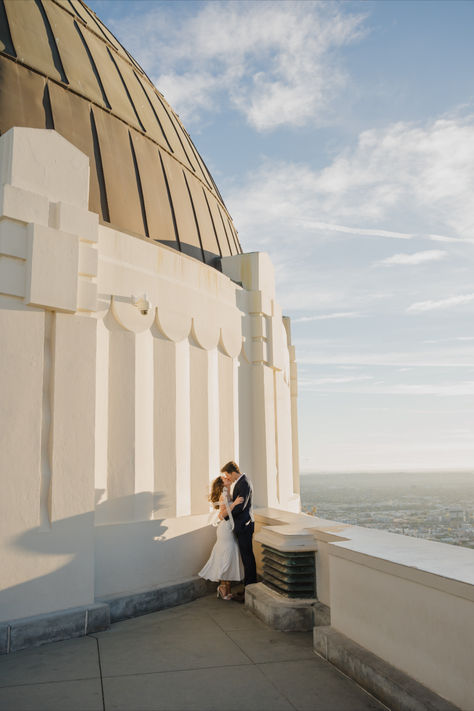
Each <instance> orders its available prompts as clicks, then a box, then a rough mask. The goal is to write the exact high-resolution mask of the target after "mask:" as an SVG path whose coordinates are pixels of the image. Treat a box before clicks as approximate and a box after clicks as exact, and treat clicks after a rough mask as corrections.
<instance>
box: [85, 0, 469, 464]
mask: <svg viewBox="0 0 474 711" xmlns="http://www.w3.org/2000/svg"><path fill="white" fill-rule="evenodd" d="M89 5H90V6H91V7H92V9H93V10H95V12H96V13H97V14H98V15H99V17H100V18H101V19H102V20H103V21H104V22H105V23H106V24H107V25H108V26H109V27H110V28H111V29H112V31H113V32H114V33H115V34H116V35H117V37H118V38H119V39H120V41H121V42H122V43H123V44H124V45H125V47H126V48H127V49H128V50H129V51H130V52H131V54H132V55H133V56H134V57H135V58H136V59H137V60H138V61H139V62H140V64H141V65H142V66H143V68H144V69H145V71H146V72H147V73H148V75H149V76H150V78H151V79H152V81H153V82H154V83H155V84H156V86H157V87H158V88H159V89H160V90H161V91H162V92H163V93H164V94H165V96H166V98H167V99H168V101H169V102H170V103H171V104H172V106H173V108H174V109H175V110H176V111H177V112H178V113H179V114H180V116H181V118H182V120H183V122H184V124H185V125H186V127H187V129H188V130H189V132H190V133H191V136H192V137H193V139H194V141H195V143H196V144H197V146H198V148H199V150H200V152H201V153H202V154H203V156H204V159H205V160H206V162H207V164H208V166H209V168H210V170H211V172H212V174H213V176H214V179H215V180H216V182H217V184H218V185H219V188H220V190H221V192H222V194H223V196H224V199H225V202H226V204H227V207H228V208H229V210H230V212H231V214H232V216H233V219H234V222H235V224H236V227H237V230H238V231H239V236H240V240H241V243H242V247H243V249H244V251H267V252H268V253H269V254H270V256H271V258H272V260H273V263H274V265H275V269H276V273H277V285H278V286H277V290H278V291H277V293H278V300H279V302H280V304H281V306H282V308H283V312H284V313H285V314H287V315H289V316H290V317H291V318H292V324H293V325H292V329H293V341H294V343H295V345H296V349H297V360H298V363H299V384H300V394H299V418H300V423H299V425H300V457H301V469H302V470H303V471H367V470H374V471H379V470H417V469H455V468H473V463H474V412H473V406H472V404H473V399H474V398H473V396H474V327H473V323H474V322H473V311H474V270H473V261H474V199H473V196H474V73H473V71H472V67H473V65H474V44H473V42H472V27H473V26H474V2H457V1H456V0H449V1H447V2H443V0H438V1H437V2H430V1H429V0H424V1H422V2H410V1H409V0H406V1H404V2H402V1H400V0H396V1H395V2H391V1H387V0H385V1H379V2H370V1H369V2H356V1H354V2H343V3H338V2H329V3H325V2H315V3H313V2H310V1H309V0H306V1H305V2H301V3H300V2H290V3H287V2H284V1H281V2H263V1H262V2H236V3H234V2H223V3H222V2H209V3H207V2H193V1H192V0H188V1H187V2H154V1H153V0H147V1H145V2H141V1H140V0H136V1H135V2H125V1H124V0H121V1H119V2H115V1H114V0H95V1H94V2H92V1H91V2H89Z"/></svg>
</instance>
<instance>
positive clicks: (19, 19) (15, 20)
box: [4, 0, 66, 81]
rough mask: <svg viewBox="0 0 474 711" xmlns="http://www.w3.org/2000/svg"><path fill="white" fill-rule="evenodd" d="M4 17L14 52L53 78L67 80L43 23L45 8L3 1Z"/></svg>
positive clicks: (26, 3)
mask: <svg viewBox="0 0 474 711" xmlns="http://www.w3.org/2000/svg"><path fill="white" fill-rule="evenodd" d="M4 6H5V12H6V17H7V20H8V24H9V28H10V34H11V37H12V41H13V46H14V48H15V52H16V55H17V57H18V60H19V61H20V62H23V63H25V64H27V65H29V66H30V67H32V68H33V69H37V70H38V71H39V72H41V73H42V74H46V75H47V76H49V77H51V78H52V79H57V80H58V81H66V77H65V75H64V70H63V69H62V66H61V63H60V59H59V53H58V51H57V48H56V42H55V40H54V37H53V38H52V41H51V43H50V37H48V34H49V35H51V34H52V33H51V30H50V28H49V27H48V24H47V22H46V23H45V16H44V14H43V13H44V10H43V13H42V12H41V11H40V7H41V9H43V8H42V6H41V5H37V4H36V3H35V2H15V0H4Z"/></svg>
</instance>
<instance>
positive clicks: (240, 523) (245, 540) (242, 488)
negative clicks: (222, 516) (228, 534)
mask: <svg viewBox="0 0 474 711" xmlns="http://www.w3.org/2000/svg"><path fill="white" fill-rule="evenodd" d="M221 473H222V474H226V475H227V477H228V478H229V479H230V480H231V482H232V486H233V492H232V501H235V499H236V498H237V497H238V496H242V497H243V502H242V503H241V504H237V506H234V508H233V510H232V517H233V519H234V533H235V535H236V537H237V543H238V546H239V551H240V557H241V558H242V563H243V565H244V576H245V577H244V585H250V584H251V583H256V582H257V566H256V563H255V557H254V554H253V550H252V536H253V529H254V522H253V517H252V488H251V486H250V484H249V482H248V479H247V477H246V476H245V474H242V472H241V471H240V469H239V467H238V465H237V464H236V463H235V462H227V464H224V466H223V467H222V469H221ZM226 518H228V516H226Z"/></svg>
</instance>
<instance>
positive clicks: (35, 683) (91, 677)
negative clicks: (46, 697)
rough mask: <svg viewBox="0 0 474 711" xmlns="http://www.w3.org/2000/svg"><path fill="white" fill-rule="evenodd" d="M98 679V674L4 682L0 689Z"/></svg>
mask: <svg viewBox="0 0 474 711" xmlns="http://www.w3.org/2000/svg"><path fill="white" fill-rule="evenodd" d="M95 679H99V676H81V677H78V678H76V679H51V680H50V681H31V682H28V681H27V682H26V683H23V684H4V685H3V686H2V685H0V691H2V689H19V688H21V687H22V686H44V685H45V684H64V683H66V684H68V683H69V682H70V681H71V682H72V681H94V680H95Z"/></svg>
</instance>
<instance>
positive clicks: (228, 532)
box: [198, 515, 244, 582]
mask: <svg viewBox="0 0 474 711" xmlns="http://www.w3.org/2000/svg"><path fill="white" fill-rule="evenodd" d="M213 525H215V526H216V527H217V541H216V542H215V544H214V548H213V549H212V551H211V555H210V557H209V560H208V561H207V563H206V565H205V566H204V568H203V569H202V570H200V571H199V573H198V575H199V576H200V577H201V578H206V580H212V581H214V582H219V581H220V580H243V577H244V573H243V565H242V561H241V560H240V553H239V546H238V545H237V540H236V538H235V536H234V532H233V528H234V522H233V520H232V515H230V516H229V519H228V521H225V520H222V521H220V520H218V519H217V516H215V522H214V524H213Z"/></svg>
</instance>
